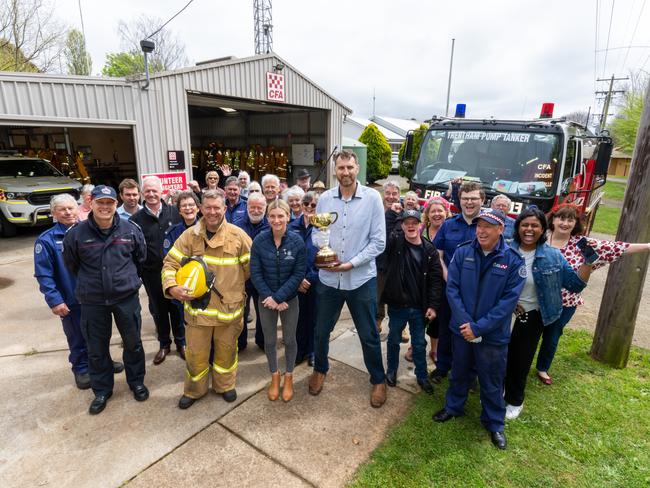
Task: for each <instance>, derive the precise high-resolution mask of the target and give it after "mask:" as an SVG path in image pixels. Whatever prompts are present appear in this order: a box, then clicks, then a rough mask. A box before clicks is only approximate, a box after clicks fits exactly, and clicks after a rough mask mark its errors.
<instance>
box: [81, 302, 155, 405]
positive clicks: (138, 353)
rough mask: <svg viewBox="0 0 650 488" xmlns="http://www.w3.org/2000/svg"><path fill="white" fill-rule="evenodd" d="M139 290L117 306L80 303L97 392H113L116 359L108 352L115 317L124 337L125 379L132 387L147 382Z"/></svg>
mask: <svg viewBox="0 0 650 488" xmlns="http://www.w3.org/2000/svg"><path fill="white" fill-rule="evenodd" d="M140 310H141V308H140V299H139V298H138V294H137V292H136V293H134V294H133V295H131V296H130V297H128V298H125V299H124V300H122V301H121V302H119V303H116V304H115V305H86V304H82V305H81V332H82V334H83V336H84V338H85V339H86V345H87V346H88V373H89V374H90V386H91V387H92V389H93V391H94V392H95V395H106V394H108V393H110V392H112V391H113V360H112V359H111V355H110V352H109V345H110V341H111V333H112V328H113V320H112V319H113V318H115V325H116V326H117V330H119V332H120V336H122V342H123V343H124V350H123V352H122V359H123V361H124V369H125V371H126V382H127V383H128V384H129V387H131V389H133V388H134V387H136V386H138V385H142V384H143V382H144V374H145V366H144V349H143V348H142V341H141V339H140V329H141V327H142V320H141V318H140Z"/></svg>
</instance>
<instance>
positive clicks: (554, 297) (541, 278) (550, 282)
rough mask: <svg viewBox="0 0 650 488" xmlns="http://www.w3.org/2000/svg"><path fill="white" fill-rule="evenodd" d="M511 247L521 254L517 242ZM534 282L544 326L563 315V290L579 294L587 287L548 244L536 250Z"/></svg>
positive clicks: (560, 255) (558, 251) (539, 246)
mask: <svg viewBox="0 0 650 488" xmlns="http://www.w3.org/2000/svg"><path fill="white" fill-rule="evenodd" d="M510 247H511V248H512V249H515V250H516V251H517V252H521V250H520V249H519V244H518V243H517V242H513V243H512V244H511V245H510ZM533 280H534V281H535V290H536V291H537V300H538V301H539V308H540V312H541V314H542V321H543V322H544V325H549V324H552V323H553V322H555V321H556V320H557V319H559V318H560V315H561V314H562V288H566V289H567V290H569V291H572V292H576V293H577V292H580V291H582V290H583V289H584V287H585V286H587V284H586V283H585V282H584V281H582V279H580V277H579V276H578V275H577V274H576V272H575V271H574V270H573V268H571V266H570V265H569V263H568V262H567V260H566V259H564V256H562V253H561V252H560V250H559V249H556V248H554V247H551V246H549V245H548V244H546V243H544V244H541V245H538V246H537V249H535V260H534V261H533Z"/></svg>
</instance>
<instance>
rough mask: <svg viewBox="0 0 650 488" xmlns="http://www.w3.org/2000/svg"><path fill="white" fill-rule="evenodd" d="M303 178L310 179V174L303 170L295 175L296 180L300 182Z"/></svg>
mask: <svg viewBox="0 0 650 488" xmlns="http://www.w3.org/2000/svg"><path fill="white" fill-rule="evenodd" d="M303 178H311V174H310V173H309V171H307V170H306V169H305V168H303V169H301V170H300V171H298V173H297V174H296V179H297V180H302V179H303Z"/></svg>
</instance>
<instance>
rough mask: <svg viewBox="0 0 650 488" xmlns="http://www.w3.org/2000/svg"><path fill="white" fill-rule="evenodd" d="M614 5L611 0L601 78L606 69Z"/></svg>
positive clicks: (613, 0) (613, 1) (614, 0)
mask: <svg viewBox="0 0 650 488" xmlns="http://www.w3.org/2000/svg"><path fill="white" fill-rule="evenodd" d="M614 5H616V0H612V11H611V12H610V13H609V28H608V29H607V43H606V44H605V61H604V62H603V76H605V70H606V69H607V50H608V49H609V38H610V35H611V34H612V20H613V19H614Z"/></svg>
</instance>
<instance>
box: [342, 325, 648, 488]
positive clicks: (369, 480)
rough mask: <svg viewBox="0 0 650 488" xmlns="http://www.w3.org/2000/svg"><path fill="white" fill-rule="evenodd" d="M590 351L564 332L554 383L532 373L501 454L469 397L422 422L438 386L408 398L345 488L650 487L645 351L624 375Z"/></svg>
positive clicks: (580, 334) (439, 394)
mask: <svg viewBox="0 0 650 488" xmlns="http://www.w3.org/2000/svg"><path fill="white" fill-rule="evenodd" d="M590 347H591V335H590V334H589V333H587V332H584V331H571V330H568V331H567V332H566V333H565V335H564V336H563V338H562V341H561V343H560V347H559V350H558V354H557V356H556V359H555V362H554V365H553V370H552V372H551V374H552V375H553V379H554V383H553V385H552V386H550V387H548V386H544V385H542V384H541V383H540V382H539V381H537V379H536V378H535V377H534V373H531V375H530V376H529V378H528V387H527V391H526V401H525V403H524V410H523V412H522V414H521V416H520V417H519V419H517V420H514V421H508V423H507V425H506V435H507V437H508V449H507V450H506V451H499V450H498V449H496V448H494V447H493V446H492V444H491V442H490V439H489V435H488V433H487V432H486V431H485V430H484V429H483V427H482V426H481V424H480V422H479V415H480V404H479V398H478V395H476V394H470V397H469V400H468V402H467V405H466V410H465V413H466V415H465V416H464V417H460V418H457V419H453V420H451V421H449V422H447V423H445V424H437V423H434V422H433V421H432V420H431V416H432V414H433V413H434V412H436V411H438V410H439V409H440V408H442V407H443V405H444V393H445V390H446V386H447V385H446V382H444V383H443V384H442V385H441V386H440V387H437V388H436V391H435V393H434V395H433V396H430V397H429V396H427V395H424V394H419V395H417V397H416V398H415V401H414V405H413V408H412V410H411V412H410V413H409V414H408V415H407V416H406V417H405V418H404V419H403V421H402V422H401V423H400V424H399V425H397V426H396V427H395V428H393V429H392V431H391V432H390V433H389V435H388V437H387V439H386V440H385V441H384V443H383V444H382V445H381V446H380V447H379V448H378V449H377V450H376V451H375V452H374V453H373V454H372V456H371V458H370V460H369V461H368V462H367V463H366V464H364V465H362V466H361V467H360V468H359V470H358V471H357V473H356V475H355V478H354V479H353V480H352V482H351V484H350V486H353V487H425V486H426V487H430V486H435V487H513V488H514V487H517V488H518V487H543V488H551V487H563V488H564V487H604V486H607V487H625V488H633V487H634V488H636V487H648V486H650V352H649V351H646V350H642V349H638V348H633V350H632V351H631V353H630V360H629V364H628V367H627V369H623V370H615V369H611V368H609V367H607V366H605V365H602V364H600V363H598V362H595V361H593V360H592V359H591V358H590V357H589V356H588V355H587V352H588V351H589V349H590ZM533 364H534V363H533ZM533 369H534V367H533Z"/></svg>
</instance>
